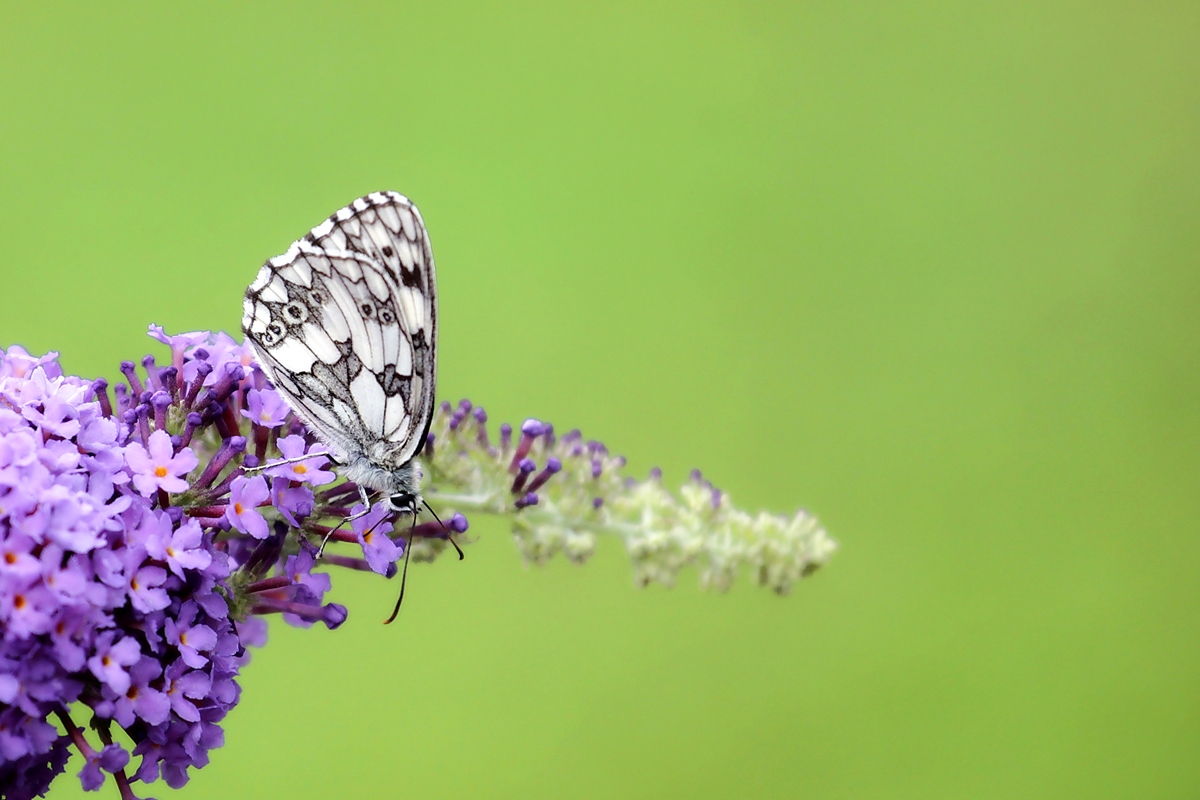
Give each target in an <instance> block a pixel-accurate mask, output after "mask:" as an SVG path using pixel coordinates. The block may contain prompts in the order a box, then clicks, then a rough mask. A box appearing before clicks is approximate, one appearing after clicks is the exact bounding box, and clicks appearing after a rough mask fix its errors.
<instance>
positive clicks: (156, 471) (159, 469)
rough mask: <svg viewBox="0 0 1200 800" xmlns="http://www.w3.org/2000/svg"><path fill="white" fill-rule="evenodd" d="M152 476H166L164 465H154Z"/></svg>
mask: <svg viewBox="0 0 1200 800" xmlns="http://www.w3.org/2000/svg"><path fill="white" fill-rule="evenodd" d="M154 476H155V477H156V478H165V477H167V468H166V467H155V468H154Z"/></svg>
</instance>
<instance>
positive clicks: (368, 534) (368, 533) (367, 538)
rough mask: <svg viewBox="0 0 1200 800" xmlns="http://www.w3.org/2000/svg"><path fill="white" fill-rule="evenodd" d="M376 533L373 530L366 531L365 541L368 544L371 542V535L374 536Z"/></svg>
mask: <svg viewBox="0 0 1200 800" xmlns="http://www.w3.org/2000/svg"><path fill="white" fill-rule="evenodd" d="M374 535H375V534H374V533H372V532H371V531H367V532H366V533H364V534H363V541H364V542H366V543H367V544H370V543H371V537H372V536H374Z"/></svg>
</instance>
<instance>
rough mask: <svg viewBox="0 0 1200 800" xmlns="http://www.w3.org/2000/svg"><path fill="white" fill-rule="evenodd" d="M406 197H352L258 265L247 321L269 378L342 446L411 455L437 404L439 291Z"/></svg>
mask: <svg viewBox="0 0 1200 800" xmlns="http://www.w3.org/2000/svg"><path fill="white" fill-rule="evenodd" d="M435 287H436V284H435V278H434V267H433V257H432V253H431V250H430V247H429V238H428V235H427V234H426V232H425V226H424V224H423V223H422V220H421V216H420V214H419V213H418V212H417V209H416V207H415V206H413V205H412V204H411V203H410V202H409V201H408V200H407V199H406V198H404V197H403V196H401V195H399V194H396V193H394V192H377V193H374V194H371V195H367V196H366V197H362V198H359V199H358V200H355V201H354V202H353V203H352V204H350V205H349V206H346V207H345V208H343V209H341V210H339V211H338V212H337V213H335V214H334V215H333V216H331V217H330V218H329V219H328V220H326V221H325V222H323V223H321V224H320V225H318V226H317V227H316V228H313V230H312V231H311V232H309V233H308V235H306V236H305V237H304V238H303V239H301V240H299V241H297V242H295V243H294V244H293V245H292V246H291V247H290V248H289V249H288V251H287V252H286V253H284V254H283V255H281V256H277V257H276V258H273V259H271V260H270V261H268V262H267V263H266V264H264V265H263V267H262V268H261V269H260V270H259V274H258V277H257V278H256V279H255V281H254V283H252V284H251V285H250V287H249V288H248V289H247V290H246V299H245V301H244V314H243V318H242V329H243V331H244V332H245V334H246V336H247V338H248V339H249V340H250V341H251V342H252V343H253V344H254V347H255V350H256V351H257V353H258V355H259V360H260V362H261V363H262V365H263V367H264V369H265V370H266V372H267V375H268V377H269V378H270V379H271V382H272V383H273V384H275V387H276V388H277V389H278V390H279V391H280V392H281V393H283V395H284V397H285V399H286V400H287V401H288V402H289V404H290V405H291V406H292V408H293V409H294V410H296V412H297V414H298V415H300V416H301V418H302V419H303V421H304V422H305V423H306V424H308V425H309V426H310V427H312V428H313V429H314V431H315V432H317V433H318V435H320V436H321V438H322V439H324V440H325V441H326V442H327V443H328V444H329V445H330V446H331V447H333V448H334V449H335V451H339V452H340V454H341V455H342V456H343V457H344V456H348V455H355V454H366V455H368V456H369V457H371V458H372V460H375V461H378V462H380V466H383V467H388V466H399V465H401V464H403V463H405V462H407V461H409V460H410V459H411V458H412V457H413V456H414V455H416V453H417V452H419V451H420V446H421V444H422V443H423V440H424V434H425V430H426V427H427V425H428V421H429V418H430V416H431V414H432V411H433V391H434V384H435V372H434V369H435V364H436V358H435V351H434V348H435V347H436V342H437V298H436V288H435Z"/></svg>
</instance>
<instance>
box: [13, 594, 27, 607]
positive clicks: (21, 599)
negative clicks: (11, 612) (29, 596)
mask: <svg viewBox="0 0 1200 800" xmlns="http://www.w3.org/2000/svg"><path fill="white" fill-rule="evenodd" d="M24 607H25V595H23V594H19V595H17V596H16V597H14V598H13V608H15V609H17V610H20V609H22V608H24Z"/></svg>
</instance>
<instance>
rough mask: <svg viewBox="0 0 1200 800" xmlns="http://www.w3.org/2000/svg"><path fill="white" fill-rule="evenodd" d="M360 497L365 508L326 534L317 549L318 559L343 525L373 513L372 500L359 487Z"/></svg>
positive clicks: (343, 520) (346, 518)
mask: <svg viewBox="0 0 1200 800" xmlns="http://www.w3.org/2000/svg"><path fill="white" fill-rule="evenodd" d="M358 496H359V497H361V498H362V501H363V506H365V508H364V509H363V510H362V511H360V512H358V513H357V514H351V515H350V516H348V517H344V518H343V519H342V521H341V522H339V523H338V524H337V527H335V528H334V529H333V530H331V531H330V532H329V533H327V534H325V538H324V539H322V540H321V546H320V547H319V548H317V558H320V557H321V556H322V555H323V554H324V553H325V545H327V544H329V539H330V537H331V536H333V535H334V534H335V533H337V532H338V531H339V530H340V529H341V527H342V526H343V525H345V524H346V523H347V522H354V520H356V519H360V518H361V517H365V516H366V515H367V514H369V513H371V498H369V497H367V490H366V489H364V488H363V487H361V486H359V487H358Z"/></svg>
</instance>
